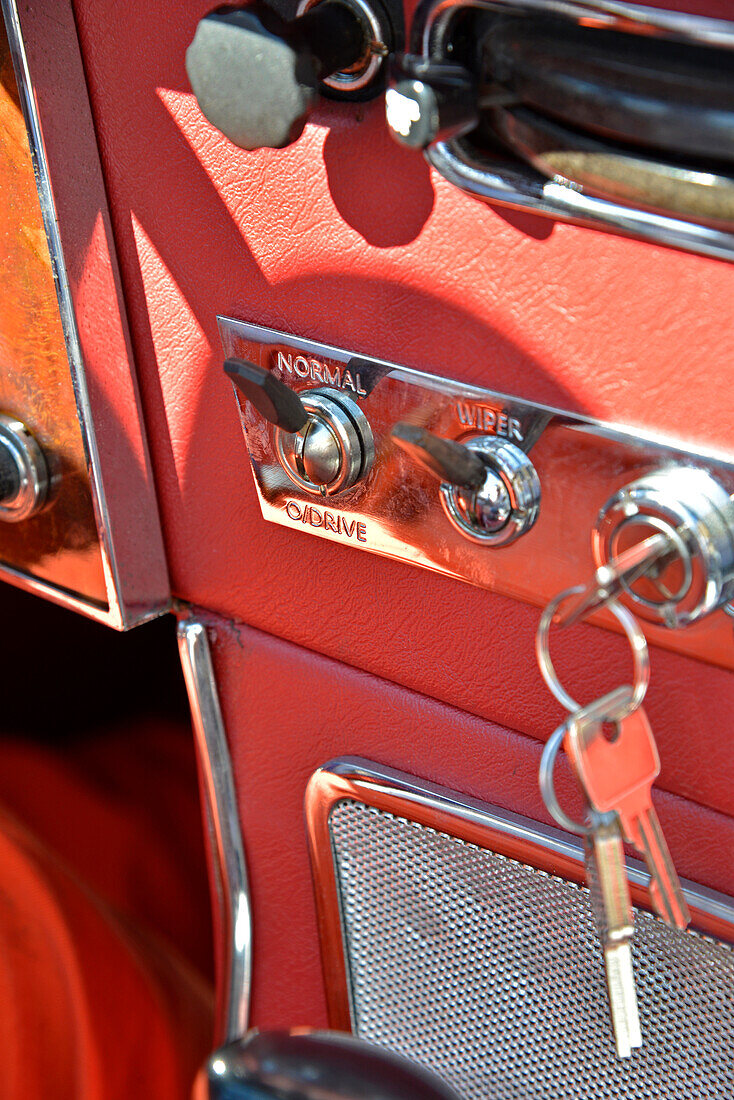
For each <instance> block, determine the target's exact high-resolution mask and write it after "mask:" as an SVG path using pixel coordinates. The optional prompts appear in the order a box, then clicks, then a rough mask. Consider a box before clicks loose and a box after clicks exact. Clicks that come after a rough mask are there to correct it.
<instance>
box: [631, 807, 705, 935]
mask: <svg viewBox="0 0 734 1100" xmlns="http://www.w3.org/2000/svg"><path fill="white" fill-rule="evenodd" d="M630 834H631V835H630V840H631V841H632V843H633V844H634V845H635V847H636V848H638V849H639V850H640V851H641V852H642V854H643V855H644V857H645V862H646V864H647V868H648V870H649V872H650V897H651V898H652V903H653V905H654V906H655V910H656V912H657V914H658V916H659V917H660V918H661V919H662V920H664V921H665V922H666V924H672V925H674V927H676V928H687V927H688V925H689V923H690V920H691V914H690V911H689V909H688V905H687V904H686V899H685V897H684V896H683V891H682V890H681V886H680V881H679V879H678V874H677V872H676V870H675V866H674V864H673V860H672V859H671V856H670V851H669V849H668V845H667V843H666V841H665V837H664V836H663V830H662V828H661V826H660V821H659V819H658V815H657V813H656V812H655V809H654V808H653V806H652V805H650V807H649V808H648V809H646V810H645V811H643V812H642V813H641V814H639V815H638V816H637V817H636V818H635V820H634V822H633V823H632V825H631V828H630Z"/></svg>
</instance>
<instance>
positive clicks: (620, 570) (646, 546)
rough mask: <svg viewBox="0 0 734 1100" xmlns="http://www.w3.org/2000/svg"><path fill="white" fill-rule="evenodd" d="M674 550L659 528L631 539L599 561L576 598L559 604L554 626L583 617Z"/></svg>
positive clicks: (571, 624)
mask: <svg viewBox="0 0 734 1100" xmlns="http://www.w3.org/2000/svg"><path fill="white" fill-rule="evenodd" d="M674 552H675V548H674V546H673V544H672V542H671V540H670V538H669V537H668V536H667V535H666V534H664V533H663V532H662V531H660V532H658V533H657V534H655V535H651V536H650V537H649V538H646V539H644V541H642V542H638V543H635V545H634V546H631V547H630V548H629V549H628V550H624V551H622V553H621V554H619V555H617V557H616V558H615V559H614V560H613V561H611V562H607V563H606V564H604V565H600V566H599V568H598V569H597V571H596V573H595V574H594V576H593V578H592V579H591V582H590V583H589V584H588V585H587V586H586V588H585V589H584V591H583V592H582V593H581V594H580V595H579V598H578V600H577V601H576V602H575V603H573V604H571V606H570V607H568V608H567V609H565V610H562V609H560V608H559V610H558V611H557V612H556V614H555V615H554V617H553V619H554V622H555V623H557V624H558V626H573V625H574V623H577V622H579V620H580V619H585V618H587V617H588V616H589V615H591V614H592V612H594V611H596V610H597V609H598V608H600V607H603V606H604V605H605V604H607V603H609V601H610V600H616V599H617V598H618V597H619V596H621V595H623V594H624V592H626V591H628V590H629V588H630V587H631V586H632V585H633V584H634V583H635V581H638V580H639V579H640V577H644V576H645V575H646V574H647V573H649V572H650V571H651V569H652V568H653V566H655V565H657V564H658V563H660V562H661V561H662V560H663V559H665V558H667V557H669V556H670V555H671V553H674Z"/></svg>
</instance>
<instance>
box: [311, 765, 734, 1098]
mask: <svg viewBox="0 0 734 1100" xmlns="http://www.w3.org/2000/svg"><path fill="white" fill-rule="evenodd" d="M355 763H359V764H360V766H361V767H362V772H363V774H362V776H361V781H360V782H359V783H357V784H356V785H354V784H353V785H352V793H353V794H357V795H358V796H359V797H336V796H335V797H334V799H333V801H332V802H331V804H330V806H329V807H328V809H327V810H325V811H324V817H323V821H324V822H325V823H326V828H327V830H328V846H329V849H330V852H329V858H330V859H331V860H332V861H333V870H334V884H335V888H336V895H337V899H338V905H339V922H340V927H341V937H342V950H343V960H344V966H345V978H346V985H347V990H346V992H347V994H348V997H349V1015H350V1018H351V1022H352V1027H353V1030H354V1032H355V1034H357V1035H359V1036H360V1037H361V1038H364V1039H367V1040H372V1041H374V1042H377V1043H380V1044H382V1045H385V1046H388V1047H390V1048H392V1049H394V1050H396V1051H399V1052H400V1053H403V1054H405V1055H407V1056H409V1057H411V1058H414V1059H416V1060H418V1061H420V1062H422V1063H424V1064H425V1065H427V1066H429V1067H431V1068H432V1069H434V1070H436V1071H437V1072H438V1073H439V1074H441V1075H442V1076H443V1077H444V1078H445V1079H446V1080H447V1081H449V1082H450V1083H451V1084H452V1085H453V1086H454V1087H455V1088H456V1089H457V1091H458V1092H459V1094H460V1096H462V1097H464V1098H465V1100H535V1098H537V1100H541V1098H542V1100H555V1098H558V1100H561V1098H563V1100H582V1098H583V1100H591V1098H592V1097H593V1098H596V1097H604V1098H605V1100H621V1098H625V1100H633V1098H634V1100H638V1098H643V1097H644V1098H645V1100H647V1098H666V1100H673V1098H675V1100H681V1098H683V1097H690V1098H704V1097H705V1098H706V1100H713V1098H716V1100H718V1098H721V1100H724V1098H731V1097H732V1096H734V1068H733V1067H732V1059H731V1051H732V1050H733V1049H734V1011H733V1010H732V1000H731V989H732V979H733V978H734V952H732V950H731V948H730V947H729V946H728V945H727V944H726V943H724V942H722V941H720V940H718V939H715V938H713V937H711V936H708V935H705V934H702V933H701V932H700V931H688V932H679V931H677V930H675V929H670V928H668V927H667V926H666V925H665V924H663V923H662V922H661V921H659V920H658V919H657V918H656V917H654V916H652V915H651V914H650V913H648V912H646V911H644V910H641V909H639V908H638V910H637V913H636V937H635V947H634V955H635V973H636V978H637V986H638V995H639V1001H640V1013H641V1021H642V1028H643V1034H644V1046H643V1048H642V1049H641V1050H640V1051H635V1052H633V1055H632V1057H631V1058H630V1059H629V1060H627V1061H620V1060H618V1059H617V1058H616V1055H615V1053H614V1047H613V1042H612V1037H611V1029H610V1024H609V1017H608V1009H607V1002H606V991H605V985H604V971H603V961H602V956H601V952H600V949H599V946H598V941H597V939H596V933H595V930H594V925H593V919H592V916H591V912H590V906H589V902H588V892H587V890H586V888H585V886H583V885H582V884H581V883H580V882H573V881H569V880H568V879H567V878H565V877H561V876H560V875H559V874H555V873H550V872H549V871H548V870H543V869H540V868H538V867H537V866H533V865H532V861H529V862H527V863H526V862H524V861H520V860H518V859H516V858H512V857H510V856H508V855H507V854H501V853H499V852H497V851H492V850H490V849H488V848H485V847H482V846H480V845H478V844H476V843H472V842H470V841H468V840H466V839H462V838H460V837H458V836H456V835H450V834H449V833H447V832H444V831H442V830H440V829H436V828H433V827H430V826H428V825H426V824H425V822H424V823H421V822H418V821H415V820H411V819H410V817H409V816H404V815H402V814H396V813H392V812H388V811H387V810H386V809H385V808H384V803H385V798H384V793H385V789H386V784H385V778H386V777H387V776H388V775H389V780H390V782H391V783H393V782H394V781H395V775H396V773H388V772H387V770H385V771H383V770H381V769H379V768H376V767H375V766H374V765H367V766H366V765H365V762H362V761H361V762H355V761H352V762H342V763H341V764H340V765H339V767H340V768H341V771H342V774H344V773H345V772H346V771H347V770H348V767H349V766H351V767H352V770H353V771H359V769H355V768H354V765H355ZM365 767H366V768H368V769H369V770H370V771H371V773H372V774H371V776H370V777H369V780H368V781H365V776H364V770H365ZM321 774H323V773H321ZM318 775H319V773H317V777H318ZM405 779H406V780H407V779H408V777H405ZM378 780H379V785H377V784H378ZM370 782H373V783H375V784H376V786H375V790H376V791H379V792H380V794H381V795H382V796H383V797H381V798H380V799H379V801H381V802H382V803H383V805H382V807H379V806H374V805H370V804H369V803H370V794H369V784H370ZM312 783H313V781H312ZM427 786H428V785H426V784H422V785H421V796H420V797H419V799H418V800H417V801H418V802H419V803H420V804H421V805H425V792H426V789H427ZM338 793H339V792H335V795H337V794H338ZM341 793H342V795H343V794H344V793H345V792H344V791H343V790H342V792H341ZM404 793H405V791H403V794H404ZM447 793H448V792H447ZM429 797H430V796H429ZM438 797H439V799H440V797H441V796H440V795H439V796H438ZM457 797H458V796H452V797H451V807H452V812H453V813H454V814H456V813H457V812H458V811H459V810H460V807H459V803H458V802H457V801H456V799H457ZM403 806H405V802H404V801H403ZM466 810H467V815H468V816H470V817H471V818H472V820H473V821H474V822H475V823H476V822H477V820H478V819H479V818H481V812H482V811H481V809H480V808H478V807H477V804H475V803H471V802H468V803H467V805H466ZM409 813H410V814H411V816H412V811H410V810H409ZM419 816H420V815H419ZM487 816H488V819H489V818H491V820H492V822H493V824H494V825H496V824H497V821H498V820H501V818H502V816H503V815H502V813H501V812H498V811H496V810H493V809H490V808H487ZM506 817H507V820H508V823H509V825H510V828H511V830H512V831H513V832H514V834H515V835H517V833H518V830H521V829H522V824H521V823H522V819H518V818H516V817H515V816H514V815H506ZM527 826H528V830H527V831H528V835H529V836H530V835H531V834H536V835H537V832H538V830H539V829H542V827H539V826H537V825H535V823H533V822H527ZM542 831H543V833H544V834H545V835H546V837H550V839H551V841H552V834H553V833H554V832H555V831H554V830H544V829H542ZM557 835H558V837H559V841H558V843H559V850H561V849H563V850H564V851H565V852H566V854H567V853H568V850H569V845H568V842H567V841H566V840H565V838H562V837H561V835H560V834H557ZM316 839H317V838H316V835H315V834H314V832H313V831H312V833H311V841H312V845H313V844H314V842H315V841H316ZM323 839H324V838H323V837H322V840H323ZM532 843H533V842H532V840H531V841H530V845H529V848H528V852H529V856H531V854H532V853H531V848H532ZM581 858H582V856H581V852H580V851H578V850H577V859H578V860H579V861H580V860H581ZM579 866H580V864H579ZM322 867H323V861H322ZM565 873H566V872H565V871H564V874H565ZM639 876H640V873H639V871H638V870H637V869H635V868H633V870H632V877H633V879H634V878H636V877H639ZM317 888H318V869H317ZM693 894H694V895H695V896H691V891H689V901H691V902H692V904H693V905H694V907H695V906H696V905H697V904H698V905H699V906H700V905H701V904H703V906H704V908H705V907H706V897H704V898H703V900H702V897H701V895H700V894H696V892H695V890H694V891H693ZM707 897H708V899H709V900H711V895H707ZM322 903H323V898H322ZM711 909H712V911H716V913H717V914H718V917H719V918H720V919H721V918H722V917H726V915H727V911H728V917H729V918H730V917H731V915H732V913H733V912H734V911H732V910H731V908H730V907H729V905H728V904H727V903H726V902H725V901H724V899H721V898H720V897H719V896H717V897H716V898H715V899H714V900H713V901H712V904H711ZM699 923H700V921H699ZM333 947H334V945H333V944H332V949H333ZM328 950H329V948H328V945H327V951H328ZM325 961H326V963H327V970H328V959H326V960H325ZM332 975H333V970H332Z"/></svg>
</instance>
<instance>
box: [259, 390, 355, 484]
mask: <svg viewBox="0 0 734 1100" xmlns="http://www.w3.org/2000/svg"><path fill="white" fill-rule="evenodd" d="M300 397H301V401H302V402H303V407H304V408H305V410H306V412H307V413H308V414H309V418H311V419H314V420H318V421H320V423H321V424H323V425H324V427H326V428H327V429H328V430H329V432H330V433H331V435H332V437H333V439H334V441H335V443H336V445H337V447H338V450H339V473H338V474H337V476H336V477H335V478H334V480H333V481H330V482H329V483H328V484H326V485H323V484H318V483H316V482H314V481H311V479H310V478H309V477H307V476H306V475H305V474H301V473H299V471H298V469H297V468H296V466H295V465H294V463H296V462H297V461H298V458H299V456H300V454H301V453H302V451H303V446H304V443H305V441H306V436H305V434H304V433H305V431H306V429H305V428H304V429H302V431H300V432H295V433H292V432H284V431H282V430H281V429H280V428H276V429H275V450H276V453H277V455H278V461H279V462H280V464H281V466H282V467H283V469H284V471H285V473H286V474H287V475H288V477H289V478H290V479H291V481H292V482H293V484H294V485H297V486H298V488H299V489H303V490H304V491H305V492H307V493H313V494H314V495H316V496H322V497H326V496H334V495H335V494H336V493H343V492H344V490H345V489H350V488H351V487H352V485H354V484H355V483H356V482H357V481H358V480H359V479H360V478H361V477H365V476H366V475H367V474H368V473H369V471H370V470H371V469H372V462H373V460H374V457H375V441H374V439H373V436H372V430H371V428H370V425H369V421H368V420H367V417H366V416H365V415H364V413H363V412H362V410H361V409H360V407H359V405H358V404H357V402H356V401H352V400H351V398H349V397H347V396H345V394H343V393H340V392H339V391H338V390H331V389H329V388H328V387H327V388H324V389H316V390H306V391H305V392H303V393H302V394H301V395H300Z"/></svg>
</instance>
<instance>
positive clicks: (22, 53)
mask: <svg viewBox="0 0 734 1100" xmlns="http://www.w3.org/2000/svg"><path fill="white" fill-rule="evenodd" d="M0 11H1V13H2V17H3V18H4V20H5V28H6V32H7V37H8V44H9V47H10V54H11V57H12V61H13V68H14V70H15V77H16V81H17V85H18V93H19V97H20V105H21V110H22V113H23V118H24V120H25V124H26V129H27V133H28V141H29V145H30V150H31V156H32V159H33V169H34V174H35V179H36V186H37V189H38V197H39V201H40V207H41V214H42V218H43V225H44V229H45V233H46V238H47V242H48V248H49V253H50V257H51V264H52V268H53V274H54V282H55V285H56V294H57V300H58V307H59V314H60V317H61V324H62V328H63V333H64V341H65V344H66V352H67V356H68V360H69V370H70V373H71V381H72V386H73V391H74V398H75V401H76V408H77V414H78V418H79V422H80V427H81V433H82V438H83V443H84V452H85V458H86V464H87V471H88V475H89V480H90V485H91V495H92V506H93V510H94V516H95V520H96V525H97V530H98V536H99V542H100V552H101V558H102V568H103V573H104V580H105V588H106V595H107V605H108V606H107V607H103V606H101V605H100V604H99V603H97V602H95V601H92V600H89V601H87V599H86V598H85V597H84V596H80V595H78V594H76V593H73V592H69V591H68V590H66V589H65V588H63V587H57V586H56V585H55V584H54V583H53V582H51V581H47V580H42V579H39V578H36V577H34V576H29V575H28V574H26V573H25V572H24V571H23V570H21V569H18V568H15V567H14V566H13V565H12V564H11V565H10V566H9V567H6V566H5V564H2V566H0V579H6V580H9V581H10V583H12V584H14V585H16V586H17V587H20V588H24V589H27V590H28V591H31V592H35V593H37V594H40V595H43V596H45V597H46V598H48V599H50V600H52V601H53V602H54V603H57V604H60V605H61V606H63V607H68V608H70V609H72V610H75V611H81V612H82V613H84V614H86V615H88V616H89V617H90V618H93V619H95V620H97V621H98V622H103V623H105V624H107V625H109V626H112V627H114V628H116V629H118V630H126V629H129V628H130V627H132V626H135V625H137V624H139V623H142V622H146V621H148V620H150V619H152V618H155V617H157V616H158V615H160V614H162V613H164V612H166V611H168V610H169V609H170V606H171V594H170V583H169V579H168V567H167V563H166V556H165V550H164V547H163V535H162V532H161V527H160V518H159V512H158V502H157V497H156V492H155V487H154V483H153V474H152V468H151V465H150V458H149V454H148V447H147V438H146V434H145V427H144V424H143V415H142V409H141V406H140V398H139V393H138V385H137V378H136V374H135V368H134V364H133V360H132V349H131V345H130V339H129V333H128V330H127V322H126V316H125V309H124V303H123V295H122V286H121V282H120V276H119V271H118V268H117V262H116V257H115V250H114V242H113V237H112V227H111V222H110V218H109V209H108V205H107V198H106V190H105V185H104V179H103V176H102V168H101V164H100V161H99V153H98V149H97V139H96V133H95V129H94V122H93V118H92V113H91V106H90V104H89V101H88V99H87V98H85V99H84V100H82V99H79V98H78V97H79V95H80V94H84V93H85V92H86V76H85V73H84V68H83V61H82V57H81V53H80V51H79V44H78V38H77V33H76V23H75V18H74V13H73V10H72V7H71V5H70V4H64V3H62V4H60V5H56V6H55V7H54V9H53V10H50V9H48V7H47V6H43V5H41V6H38V5H35V6H33V5H29V4H28V3H26V2H25V0H0ZM29 29H30V31H31V34H30V35H29V33H28V32H29ZM51 29H52V31H53V34H54V35H55V36H57V37H58V39H59V41H60V42H61V43H62V45H63V47H64V49H62V50H60V51H59V59H58V60H56V59H55V57H56V55H55V54H54V52H53V51H49V47H48V36H49V33H50V31H51ZM39 56H40V58H41V60H40V61H39ZM70 59H71V60H70ZM41 67H42V68H45V69H46V70H47V71H46V73H45V77H46V84H45V85H44V95H47V91H48V79H49V75H50V74H53V75H55V76H56V77H57V78H58V80H59V81H63V83H64V93H65V95H66V96H68V95H69V94H70V90H71V92H73V93H74V94H75V95H76V96H77V99H78V113H77V115H76V117H75V122H74V125H75V128H76V133H75V141H76V143H77V146H78V150H79V152H78V153H77V154H76V162H77V170H78V173H79V178H77V179H70V178H65V177H64V175H63V173H62V172H54V171H53V162H54V158H55V159H56V160H58V159H59V156H58V153H59V147H60V143H61V144H63V142H64V141H65V138H64V136H63V133H62V134H61V136H60V129H61V130H62V131H63V130H66V128H68V119H63V120H62V121H61V122H60V121H59V115H58V111H53V110H49V103H48V101H47V100H46V102H45V106H44V105H43V103H42V102H41V100H42V99H43V96H41V97H39V94H38V89H37V86H36V85H35V84H34V79H33V73H34V71H38V70H39V68H41ZM54 115H55V117H53V116H54ZM49 137H51V138H52V140H51V141H49ZM77 187H81V188H83V190H84V194H83V195H82V196H81V198H80V199H79V201H80V202H81V201H82V200H83V199H90V200H91V201H93V203H94V205H95V207H96V212H97V227H96V228H97V229H99V230H100V232H101V233H102V234H103V239H104V242H105V246H106V249H107V253H108V257H109V262H108V266H107V268H106V270H105V277H106V279H107V280H109V284H110V285H111V287H112V290H111V293H110V297H109V299H107V300H106V301H105V303H104V305H105V308H106V309H107V311H108V313H109V314H110V315H111V317H112V322H114V324H113V327H115V326H116V327H115V333H116V337H117V338H118V339H119V346H117V347H115V348H110V349H109V356H110V362H107V363H105V364H104V365H103V370H107V371H113V372H114V377H115V409H114V411H115V413H116V414H117V417H118V418H119V424H117V425H115V427H114V429H113V428H112V424H113V419H114V418H113V417H111V416H110V409H109V407H108V403H107V399H106V397H105V395H104V390H105V385H104V382H105V379H104V378H103V377H99V376H97V377H95V374H97V375H98V373H99V365H97V367H96V368H92V369H90V364H89V362H88V359H87V358H86V357H85V352H84V340H83V338H82V335H81V331H80V330H81V328H82V326H81V325H80V316H81V314H87V308H80V305H79V301H78V300H76V301H75V291H74V287H73V286H72V281H71V279H70V275H69V270H70V266H73V264H74V262H75V261H76V260H78V258H79V253H80V252H81V253H83V252H84V250H86V249H87V248H88V246H89V241H88V240H81V239H79V237H78V236H77V232H78V230H76V229H75V228H73V227H67V225H66V224H65V223H64V220H63V219H62V218H60V217H59V212H58V205H59V203H58V201H57V199H58V195H59V194H60V192H62V191H63V192H64V193H65V194H66V195H67V196H68V194H69V192H73V189H74V188H77ZM76 195H79V192H78V191H77V192H76ZM69 257H70V260H69ZM68 261H69V262H68ZM88 308H93V309H99V305H98V303H96V302H95V304H94V306H92V307H88ZM85 319H86V320H87V321H88V320H89V318H88V317H87V318H85ZM16 411H17V412H18V413H19V415H21V416H22V415H23V410H22V409H18V410H16ZM98 420H99V421H100V422H102V421H104V423H103V425H102V426H101V428H100V430H99V431H98V423H97V421H98ZM122 424H124V426H125V427H124V433H125V434H124V436H121V435H120V425H122ZM122 438H124V439H125V443H126V449H125V450H124V451H123V452H121V451H120V450H119V448H118V446H117V444H118V442H119V440H120V439H122ZM133 467H134V468H135V469H134V473H133V469H132V468H133ZM125 475H127V479H126V476H125ZM133 486H134V488H133ZM121 487H122V488H121ZM131 532H133V533H134V538H131Z"/></svg>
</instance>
